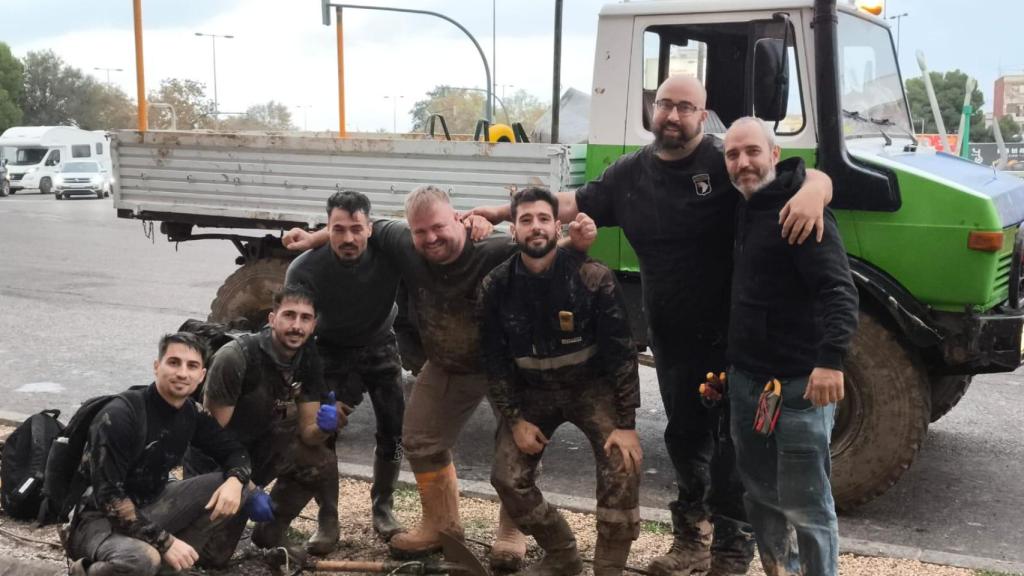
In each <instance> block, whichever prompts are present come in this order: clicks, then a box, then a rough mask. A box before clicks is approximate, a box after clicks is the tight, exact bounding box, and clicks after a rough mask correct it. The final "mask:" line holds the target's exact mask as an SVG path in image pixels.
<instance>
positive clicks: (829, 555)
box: [725, 117, 857, 576]
mask: <svg viewBox="0 0 1024 576" xmlns="http://www.w3.org/2000/svg"><path fill="white" fill-rule="evenodd" d="M778 160H779V147H778V146H777V145H776V144H775V134H774V132H773V130H772V128H771V127H770V126H768V125H767V124H766V123H765V122H764V121H762V120H760V119H758V118H753V117H745V118H740V119H738V120H736V121H735V122H733V124H732V126H731V127H730V128H729V131H728V132H727V133H726V135H725V163H726V167H727V168H728V170H729V177H730V178H731V179H732V182H733V184H735V186H736V188H737V189H739V191H740V192H741V193H742V194H743V197H744V199H745V201H744V202H742V203H741V205H740V210H739V217H738V222H737V229H736V242H735V249H734V250H735V262H736V267H735V270H734V272H733V279H732V314H731V316H730V318H731V320H730V326H729V348H728V355H729V362H730V364H731V367H730V369H729V379H728V386H729V392H728V395H729V399H730V404H731V408H732V425H731V433H732V437H733V441H734V444H735V446H736V456H737V458H736V460H737V468H738V470H739V475H740V478H741V479H742V481H743V486H744V488H746V496H745V498H744V501H745V503H746V508H747V514H748V517H749V518H750V522H751V524H753V527H754V535H755V537H756V539H757V549H758V551H759V552H760V555H761V564H762V566H764V570H765V573H766V574H768V576H786V575H791V574H806V575H810V576H835V575H836V574H837V573H838V569H839V567H838V562H839V545H838V544H839V542H838V540H839V528H838V524H837V521H836V513H835V503H834V501H833V500H832V489H831V486H830V484H829V473H830V469H831V461H830V456H829V442H830V440H831V435H832V425H833V420H834V416H835V409H836V404H837V403H838V402H839V401H841V400H842V399H843V371H842V369H843V364H842V361H843V356H844V355H845V354H846V350H847V347H848V346H849V343H850V338H851V337H852V336H853V332H854V330H856V328H857V289H856V288H855V287H854V284H853V279H852V278H851V277H850V268H849V261H848V260H847V257H846V250H845V248H844V247H843V241H842V238H841V237H840V235H839V229H838V227H837V226H836V221H835V217H834V216H833V215H832V213H831V212H830V211H828V210H826V212H825V236H824V241H823V242H821V243H816V242H807V243H805V244H799V245H790V244H788V243H787V242H786V241H785V240H784V239H783V238H782V237H781V235H780V233H779V231H780V228H779V224H778V221H777V218H776V214H777V213H778V210H779V208H781V207H782V205H783V204H785V203H786V202H787V201H789V199H790V198H791V197H792V196H793V194H794V193H795V192H796V190H797V189H798V188H799V187H800V186H801V185H802V184H803V180H804V177H805V172H804V163H803V160H802V159H800V158H790V159H788V160H786V161H784V162H782V163H778V164H777V162H778ZM773 378H775V379H778V381H780V382H781V384H782V390H781V396H782V398H781V413H780V415H779V418H778V423H777V425H776V426H775V430H774V433H772V434H771V435H770V436H767V437H766V436H765V435H763V434H759V433H757V432H755V431H754V421H755V418H756V416H757V412H758V398H759V397H760V396H761V394H762V390H764V388H765V383H766V382H769V381H770V380H771V379H773ZM790 527H792V528H794V529H795V531H796V543H797V549H794V548H793V546H792V544H793V542H792V539H791V538H790V535H789V534H790Z"/></svg>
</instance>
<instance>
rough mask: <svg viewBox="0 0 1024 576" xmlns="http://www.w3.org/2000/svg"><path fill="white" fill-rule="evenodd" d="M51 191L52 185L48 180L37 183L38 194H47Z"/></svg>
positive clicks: (44, 179)
mask: <svg viewBox="0 0 1024 576" xmlns="http://www.w3.org/2000/svg"><path fill="white" fill-rule="evenodd" d="M52 189H53V183H52V182H50V179H49V178H43V179H42V180H40V181H39V193H40V194H49V193H50V190H52Z"/></svg>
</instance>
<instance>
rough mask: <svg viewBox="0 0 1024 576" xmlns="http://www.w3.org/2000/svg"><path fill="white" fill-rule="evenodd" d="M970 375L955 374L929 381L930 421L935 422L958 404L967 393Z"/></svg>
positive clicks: (971, 377)
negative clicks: (930, 398)
mask: <svg viewBox="0 0 1024 576" xmlns="http://www.w3.org/2000/svg"><path fill="white" fill-rule="evenodd" d="M973 378H974V376H972V375H970V374H957V375H954V376H936V377H933V378H932V379H931V383H932V415H931V421H932V422H937V421H938V420H939V418H942V417H943V416H945V415H946V414H948V413H949V411H950V410H952V409H953V407H954V406H956V405H957V404H959V403H960V399H961V398H963V397H964V394H966V393H967V388H969V387H970V386H971V379H973Z"/></svg>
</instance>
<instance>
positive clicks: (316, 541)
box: [306, 466, 341, 556]
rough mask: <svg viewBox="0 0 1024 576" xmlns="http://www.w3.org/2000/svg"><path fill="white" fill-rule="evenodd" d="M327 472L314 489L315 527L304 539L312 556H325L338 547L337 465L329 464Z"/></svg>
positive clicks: (339, 531) (339, 530)
mask: <svg viewBox="0 0 1024 576" xmlns="http://www.w3.org/2000/svg"><path fill="white" fill-rule="evenodd" d="M328 470H329V472H328V474H327V475H326V476H325V477H324V478H323V480H322V483H321V484H320V486H318V487H317V489H316V503H317V505H318V506H320V510H319V511H318V512H317V514H316V520H317V528H316V534H314V535H313V536H312V537H310V539H309V540H308V541H306V551H307V552H309V553H310V554H313V555H314V556H326V555H328V554H330V553H331V552H334V551H335V550H337V549H338V538H339V537H340V536H341V529H340V527H339V523H338V467H337V466H329V467H328Z"/></svg>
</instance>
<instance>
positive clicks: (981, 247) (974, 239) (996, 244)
mask: <svg viewBox="0 0 1024 576" xmlns="http://www.w3.org/2000/svg"><path fill="white" fill-rule="evenodd" d="M967 247H968V248H970V249H971V250H977V251H979V252H998V251H1000V250H1002V249H1003V233H1002V232H981V231H978V230H972V231H971V233H970V234H968V235H967Z"/></svg>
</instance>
